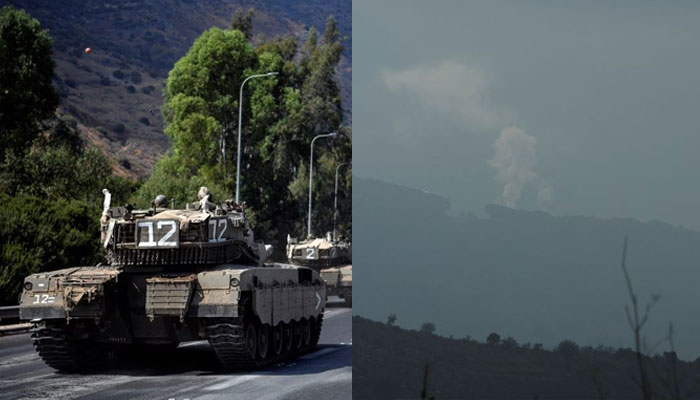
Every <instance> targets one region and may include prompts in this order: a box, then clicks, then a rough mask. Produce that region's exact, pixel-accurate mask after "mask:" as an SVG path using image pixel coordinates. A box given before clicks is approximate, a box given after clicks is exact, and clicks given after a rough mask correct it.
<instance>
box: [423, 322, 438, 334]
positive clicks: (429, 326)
mask: <svg viewBox="0 0 700 400" xmlns="http://www.w3.org/2000/svg"><path fill="white" fill-rule="evenodd" d="M420 332H421V333H427V334H429V335H432V334H433V333H435V324H434V323H432V322H424V323H423V325H421V326H420Z"/></svg>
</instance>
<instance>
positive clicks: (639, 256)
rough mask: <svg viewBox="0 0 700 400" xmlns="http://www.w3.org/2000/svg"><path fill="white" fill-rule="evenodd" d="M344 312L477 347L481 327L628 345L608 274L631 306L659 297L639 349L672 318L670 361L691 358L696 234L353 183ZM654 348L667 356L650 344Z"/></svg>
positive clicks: (699, 257) (620, 300)
mask: <svg viewBox="0 0 700 400" xmlns="http://www.w3.org/2000/svg"><path fill="white" fill-rule="evenodd" d="M353 193H354V196H355V197H354V198H353V207H354V211H355V212H354V216H355V217H354V221H353V222H354V224H353V225H354V227H355V231H354V247H355V250H356V251H355V258H356V262H355V264H357V265H361V266H362V271H361V272H362V273H360V274H357V275H356V277H355V278H356V284H355V291H356V293H355V299H356V300H355V314H356V315H360V316H363V317H369V318H372V319H375V320H379V321H385V320H386V317H387V316H388V315H389V314H390V313H396V314H397V316H398V321H397V323H398V324H399V325H401V326H402V327H406V328H413V329H417V328H418V327H419V326H420V325H421V323H423V322H432V323H434V324H435V325H436V327H437V332H436V333H437V334H440V335H454V336H455V337H464V336H465V335H470V336H471V337H473V338H476V339H478V340H480V341H484V340H485V339H486V336H487V335H488V334H489V333H491V332H497V333H499V334H500V335H501V336H503V337H506V336H512V337H514V338H515V339H516V340H517V341H518V342H521V343H523V342H531V343H543V344H544V346H545V347H546V348H547V347H549V348H551V347H552V346H554V345H556V344H557V343H559V342H560V341H562V340H563V339H567V338H568V339H571V340H573V341H575V342H576V343H578V344H579V345H592V346H597V345H606V346H615V347H631V346H633V341H632V332H631V330H630V328H629V326H628V324H627V320H626V317H625V311H624V306H625V305H626V304H628V303H629V299H628V296H627V292H626V287H625V282H624V276H623V273H622V270H621V268H620V260H621V253H622V243H623V238H624V236H625V235H629V238H630V245H629V252H628V258H627V261H628V267H629V270H630V274H631V277H632V283H633V285H634V286H635V287H636V290H637V292H638V296H639V299H640V304H641V307H644V305H645V304H647V303H648V302H649V301H650V299H651V296H652V295H653V294H658V295H660V296H661V297H660V300H659V303H658V304H657V305H656V307H655V308H653V309H652V311H651V317H650V320H649V322H648V325H647V327H646V328H645V331H644V336H645V337H646V338H647V342H648V343H649V344H650V345H651V344H653V343H656V342H657V341H659V340H662V339H663V338H664V337H665V336H666V335H667V332H668V324H669V322H673V325H674V330H675V337H674V339H675V343H676V347H677V350H678V353H679V357H680V358H682V359H686V360H694V359H696V358H697V357H698V356H700V344H699V343H698V342H697V337H698V335H699V334H700V320H698V319H697V318H696V316H697V315H698V313H699V312H700V295H698V291H697V288H698V282H700V265H699V264H700V262H699V261H700V246H698V244H700V233H699V232H696V231H692V230H688V229H685V228H681V227H674V226H671V225H668V224H665V223H661V222H656V221H651V222H640V221H636V220H633V219H599V218H592V217H555V216H552V215H549V214H546V213H543V212H531V211H520V210H513V209H509V208H505V207H500V206H493V205H491V206H487V207H486V214H487V215H488V217H487V218H477V217H472V216H466V217H462V218H452V217H450V216H449V215H448V214H447V210H448V208H449V207H450V205H449V203H448V202H447V200H445V199H443V198H441V197H439V196H435V195H432V194H429V193H425V192H422V191H419V190H414V189H408V188H405V187H401V186H397V185H393V184H387V183H382V182H379V181H375V180H367V179H357V178H356V179H355V180H354V191H353ZM656 350H657V351H668V346H667V344H666V343H662V344H661V345H660V347H659V348H657V349H656Z"/></svg>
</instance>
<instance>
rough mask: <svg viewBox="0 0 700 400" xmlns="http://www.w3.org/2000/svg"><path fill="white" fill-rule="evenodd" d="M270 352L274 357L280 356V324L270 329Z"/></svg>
mask: <svg viewBox="0 0 700 400" xmlns="http://www.w3.org/2000/svg"><path fill="white" fill-rule="evenodd" d="M271 336H272V351H273V352H274V353H275V355H276V356H279V355H280V354H282V342H283V340H282V324H281V323H279V324H277V325H275V326H274V327H273V328H272V335H271Z"/></svg>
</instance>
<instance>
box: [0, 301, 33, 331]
mask: <svg viewBox="0 0 700 400" xmlns="http://www.w3.org/2000/svg"><path fill="white" fill-rule="evenodd" d="M31 327H32V324H30V323H26V322H25V323H20V320H19V306H6V307H0V336H3V335H13V334H17V333H24V332H27V330H29V329H30V328H31Z"/></svg>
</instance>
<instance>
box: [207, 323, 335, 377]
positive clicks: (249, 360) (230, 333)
mask: <svg viewBox="0 0 700 400" xmlns="http://www.w3.org/2000/svg"><path fill="white" fill-rule="evenodd" d="M249 323H250V322H243V321H241V320H240V319H235V318H231V319H225V320H219V321H216V322H214V323H212V324H210V325H209V326H207V340H208V341H209V344H210V345H211V347H212V349H214V353H216V357H217V358H218V359H219V362H220V363H221V365H222V366H223V367H224V368H225V369H239V370H250V369H256V368H260V367H264V366H267V365H271V364H273V363H275V362H279V361H283V360H285V359H288V358H291V357H294V356H297V355H300V354H303V353H306V352H309V351H311V350H313V349H314V348H315V347H316V345H317V344H318V340H319V338H320V336H321V328H322V326H323V314H321V315H319V316H318V318H317V322H316V323H315V324H313V325H312V326H311V335H310V339H309V343H308V345H306V346H302V347H300V348H298V349H295V350H291V351H290V352H286V353H284V352H283V353H282V354H280V355H275V356H272V355H271V353H272V349H271V348H270V349H269V351H268V356H267V357H266V358H265V359H262V360H261V359H259V358H258V357H256V356H255V355H253V354H251V353H250V351H249V349H248V348H247V346H246V339H245V334H244V333H245V330H246V328H247V324H249ZM258 327H259V325H256V329H257V328H258ZM271 336H272V335H270V337H271ZM269 346H270V347H271V346H272V345H271V344H270V345H269Z"/></svg>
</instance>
